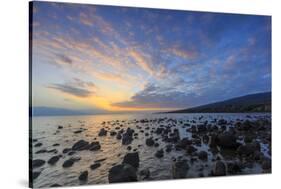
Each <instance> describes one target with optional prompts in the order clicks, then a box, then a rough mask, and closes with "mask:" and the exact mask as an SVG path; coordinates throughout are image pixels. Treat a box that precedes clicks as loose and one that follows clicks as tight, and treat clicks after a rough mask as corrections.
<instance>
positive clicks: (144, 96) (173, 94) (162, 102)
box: [112, 84, 202, 109]
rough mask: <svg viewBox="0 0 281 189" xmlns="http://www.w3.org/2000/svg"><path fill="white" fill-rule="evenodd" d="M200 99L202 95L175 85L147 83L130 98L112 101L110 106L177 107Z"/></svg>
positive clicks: (191, 103)
mask: <svg viewBox="0 0 281 189" xmlns="http://www.w3.org/2000/svg"><path fill="white" fill-rule="evenodd" d="M200 97H201V98H200ZM201 100H202V96H200V95H198V94H196V93H194V92H192V93H187V92H181V91H178V90H177V89H176V87H175V88H174V87H159V86H155V85H153V84H148V85H146V86H145V88H144V89H143V90H142V91H140V92H138V93H136V94H135V95H133V96H132V97H131V99H130V100H128V101H123V102H118V103H113V104H112V106H114V107H119V108H139V109H149V108H155V109H177V108H187V107H191V106H194V105H196V104H197V103H200V101H201Z"/></svg>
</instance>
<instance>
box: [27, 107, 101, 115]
mask: <svg viewBox="0 0 281 189" xmlns="http://www.w3.org/2000/svg"><path fill="white" fill-rule="evenodd" d="M30 111H32V116H63V115H92V114H96V113H100V112H97V111H94V110H71V109H64V108H54V107H44V106H37V107H33V108H30Z"/></svg>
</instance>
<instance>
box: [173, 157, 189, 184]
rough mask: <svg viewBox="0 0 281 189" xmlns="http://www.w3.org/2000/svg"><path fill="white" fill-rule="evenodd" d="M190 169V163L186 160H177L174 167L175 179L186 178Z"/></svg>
mask: <svg viewBox="0 0 281 189" xmlns="http://www.w3.org/2000/svg"><path fill="white" fill-rule="evenodd" d="M188 169H189V165H188V163H187V161H186V160H180V161H176V162H175V163H174V164H173V167H172V170H173V178H174V179H178V178H185V177H186V174H187V172H188Z"/></svg>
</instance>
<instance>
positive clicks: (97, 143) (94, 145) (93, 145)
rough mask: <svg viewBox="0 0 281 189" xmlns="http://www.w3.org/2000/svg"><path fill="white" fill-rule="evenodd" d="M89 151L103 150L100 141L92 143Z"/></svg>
mask: <svg viewBox="0 0 281 189" xmlns="http://www.w3.org/2000/svg"><path fill="white" fill-rule="evenodd" d="M88 148H89V150H90V151H97V150H99V149H100V148H101V145H100V143H99V142H98V141H95V142H92V143H91V144H89V147H88Z"/></svg>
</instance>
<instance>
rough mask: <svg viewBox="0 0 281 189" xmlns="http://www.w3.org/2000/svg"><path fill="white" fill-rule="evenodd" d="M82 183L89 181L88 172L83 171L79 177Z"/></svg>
mask: <svg viewBox="0 0 281 189" xmlns="http://www.w3.org/2000/svg"><path fill="white" fill-rule="evenodd" d="M78 179H79V180H80V181H86V180H87V179H88V171H83V172H82V173H81V174H80V176H79V177H78Z"/></svg>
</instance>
